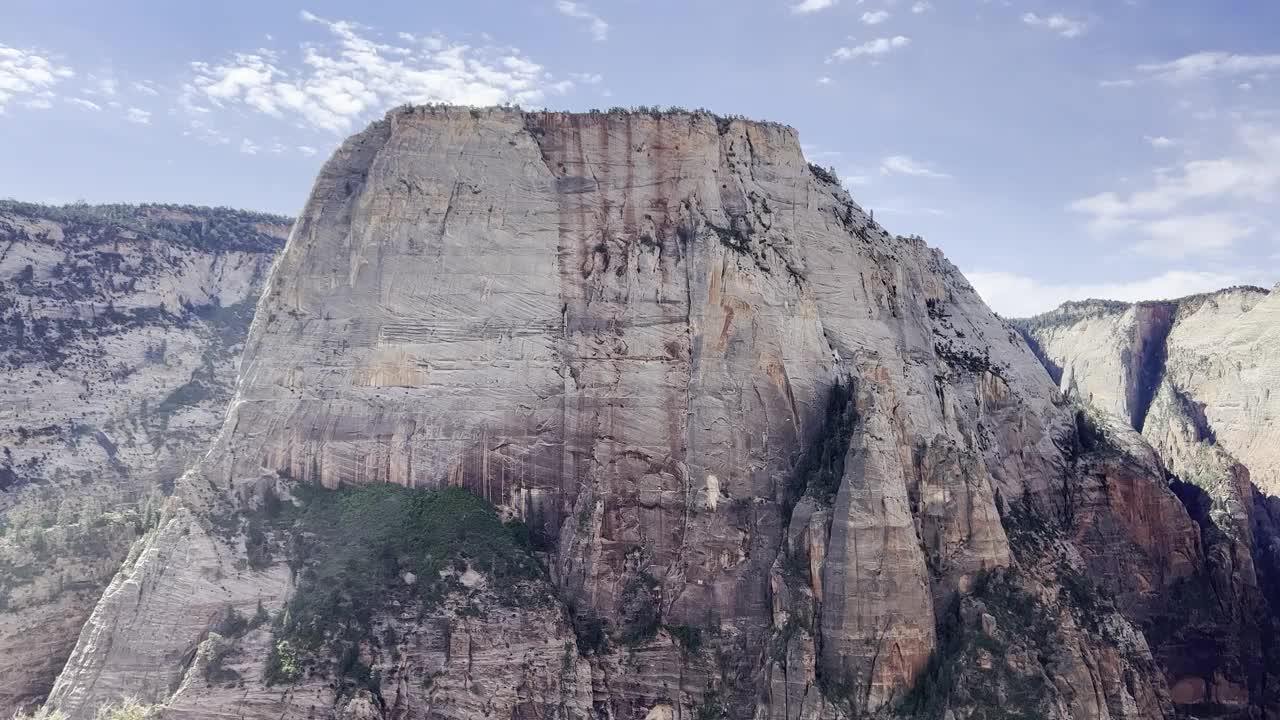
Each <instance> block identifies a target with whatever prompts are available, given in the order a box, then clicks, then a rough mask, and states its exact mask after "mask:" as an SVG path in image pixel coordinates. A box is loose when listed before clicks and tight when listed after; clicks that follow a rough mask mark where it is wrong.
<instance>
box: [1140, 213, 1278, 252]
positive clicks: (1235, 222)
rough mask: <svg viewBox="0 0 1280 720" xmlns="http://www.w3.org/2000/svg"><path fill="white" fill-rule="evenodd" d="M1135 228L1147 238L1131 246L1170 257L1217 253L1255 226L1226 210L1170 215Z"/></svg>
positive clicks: (1254, 229) (1250, 232) (1228, 247)
mask: <svg viewBox="0 0 1280 720" xmlns="http://www.w3.org/2000/svg"><path fill="white" fill-rule="evenodd" d="M1137 229H1138V230H1139V231H1140V232H1142V233H1143V234H1145V235H1146V236H1147V238H1146V239H1145V240H1142V241H1140V242H1138V243H1137V244H1136V245H1134V246H1133V249H1134V250H1136V251H1138V252H1140V253H1142V254H1144V255H1152V256H1156V257H1163V258H1174V259H1179V258H1184V257H1187V256H1190V255H1215V254H1220V253H1222V252H1225V251H1226V250H1229V249H1231V247H1233V246H1234V245H1235V244H1236V242H1237V241H1239V240H1242V239H1244V238H1246V237H1249V236H1250V235H1252V234H1253V233H1254V232H1255V231H1256V230H1257V228H1256V227H1255V226H1254V225H1253V224H1252V223H1250V222H1249V221H1248V220H1247V219H1245V218H1243V217H1240V216H1239V215H1236V214H1233V213H1226V212H1217V213H1205V214H1202V215H1174V216H1170V217H1165V218H1161V219H1159V220H1150V221H1147V222H1142V223H1139V224H1138V225H1137Z"/></svg>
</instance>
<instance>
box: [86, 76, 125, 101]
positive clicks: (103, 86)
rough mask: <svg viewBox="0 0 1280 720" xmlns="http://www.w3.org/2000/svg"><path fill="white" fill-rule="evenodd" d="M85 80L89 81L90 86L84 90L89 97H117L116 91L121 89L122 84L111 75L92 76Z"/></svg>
mask: <svg viewBox="0 0 1280 720" xmlns="http://www.w3.org/2000/svg"><path fill="white" fill-rule="evenodd" d="M85 79H86V80H88V81H89V83H90V86H89V87H87V88H84V90H83V92H84V93H86V94H88V95H102V96H104V97H115V94H116V91H117V90H119V89H120V83H119V82H117V81H116V79H115V78H114V77H113V76H111V75H106V76H98V75H90V76H89V77H87V78H85Z"/></svg>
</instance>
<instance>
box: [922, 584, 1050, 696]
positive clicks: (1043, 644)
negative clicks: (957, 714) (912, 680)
mask: <svg viewBox="0 0 1280 720" xmlns="http://www.w3.org/2000/svg"><path fill="white" fill-rule="evenodd" d="M961 602H965V603H973V604H974V605H975V606H977V607H978V608H980V610H981V611H982V612H985V613H988V614H990V615H991V616H992V618H993V619H994V620H995V627H996V629H995V631H994V632H993V633H991V634H988V633H986V632H984V630H983V629H982V628H981V627H980V626H977V625H976V624H975V623H974V622H973V621H972V620H970V621H966V620H965V618H964V617H963V616H962V612H961ZM937 633H938V644H937V648H936V649H935V650H934V653H933V655H932V656H931V657H930V659H929V665H928V667H927V668H926V669H925V672H924V673H923V674H921V675H920V677H919V678H917V680H916V684H915V686H914V687H913V688H912V689H911V691H910V692H909V693H908V694H907V695H906V697H905V698H903V700H902V702H901V704H900V705H899V707H898V712H899V713H900V714H902V715H904V716H906V717H912V718H921V719H925V718H942V717H945V716H946V715H947V709H948V708H949V707H962V708H974V710H975V713H974V714H973V715H972V716H971V717H973V718H975V719H977V720H1038V719H1039V718H1042V717H1045V715H1046V713H1045V712H1044V710H1045V708H1044V707H1043V705H1044V703H1045V702H1046V701H1048V700H1049V699H1050V697H1051V695H1052V688H1051V685H1050V683H1049V678H1048V675H1047V674H1046V672H1045V670H1044V668H1043V667H1042V663H1043V662H1044V656H1045V653H1046V652H1047V651H1048V649H1049V648H1052V647H1053V646H1054V645H1055V644H1056V643H1058V642H1059V638H1058V636H1057V632H1056V622H1055V617H1054V613H1053V610H1052V608H1049V607H1046V606H1045V605H1044V604H1043V603H1042V602H1041V601H1040V599H1039V598H1037V597H1036V596H1035V595H1033V594H1032V593H1030V592H1028V591H1027V590H1026V589H1024V588H1023V587H1021V584H1020V583H1019V582H1018V574H1017V571H1012V570H1005V571H997V572H994V573H991V574H989V575H986V576H984V577H983V578H982V580H980V581H979V583H978V585H977V587H976V588H975V589H974V592H973V595H972V596H971V597H970V598H967V599H965V600H964V601H961V600H958V599H957V600H956V601H955V602H954V603H953V605H952V607H951V608H950V610H949V611H948V612H946V613H945V614H944V615H943V616H942V619H941V621H940V622H939V623H938V628H937ZM1015 654H1016V655H1019V656H1022V657H1023V658H1027V659H1034V660H1033V661H1031V662H1028V663H1027V665H1029V666H1027V667H1021V666H1019V665H1018V664H1017V663H1015V662H1014V661H1012V658H1010V657H1009V656H1010V655H1015ZM980 656H986V658H987V663H989V666H988V667H987V668H986V669H983V664H982V663H980V662H979V658H980Z"/></svg>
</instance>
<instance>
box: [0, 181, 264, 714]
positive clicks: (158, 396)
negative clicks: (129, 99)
mask: <svg viewBox="0 0 1280 720" xmlns="http://www.w3.org/2000/svg"><path fill="white" fill-rule="evenodd" d="M288 228H289V225H288V222H287V221H285V220H283V219H281V218H275V217H270V216H263V215H255V214H251V213H237V212H233V211H227V210H211V209H206V208H180V207H163V206H144V207H125V206H116V207H89V206H67V207H46V206H38V205H28V204H22V203H14V202H6V203H0V367H3V372H4V377H5V381H4V382H3V383H0V448H3V450H2V452H3V457H0V526H2V527H3V529H4V531H3V536H2V537H0V609H2V612H0V716H5V717H8V716H9V715H12V713H13V711H14V710H15V709H16V708H17V707H18V706H20V705H23V704H26V703H31V702H38V701H40V700H42V699H43V698H44V695H45V694H46V693H47V692H48V691H49V689H50V687H51V686H52V684H53V680H54V678H55V677H56V676H57V673H58V671H59V670H61V668H62V664H63V663H64V662H65V661H66V659H67V656H68V655H69V654H70V653H71V650H72V647H73V646H74V644H75V641H76V637H77V636H78V635H79V632H80V627H81V625H82V624H83V623H84V621H85V619H87V618H88V616H89V612H90V611H91V610H92V608H93V605H94V603H96V602H97V600H98V597H99V595H100V594H101V592H102V590H103V589H104V588H105V587H106V585H107V582H108V581H109V580H110V579H111V577H112V575H114V574H115V572H116V570H118V569H119V567H120V564H121V563H122V562H123V561H124V559H125V556H126V553H127V551H128V549H129V546H130V544H131V543H132V542H133V541H134V539H135V538H136V537H137V534H138V533H139V532H141V530H142V529H143V528H144V527H145V526H146V525H147V524H148V522H149V520H148V514H150V517H151V518H152V519H154V518H155V517H157V516H158V514H159V509H160V502H159V498H160V497H162V496H163V495H166V494H167V493H168V491H169V489H170V488H172V486H173V481H174V478H176V477H177V475H179V474H180V473H181V472H182V470H183V469H184V468H185V467H186V466H187V465H188V464H190V463H191V462H192V461H193V460H194V459H195V456H196V453H197V452H199V451H200V450H203V449H205V448H206V447H207V443H208V438H209V436H210V435H211V434H212V433H213V431H214V430H215V429H216V428H217V426H218V424H219V423H220V422H221V420H222V413H223V408H224V406H225V403H226V400H227V398H228V397H229V396H230V393H231V387H232V384H233V382H234V378H235V359H236V357H237V351H238V348H239V345H240V344H241V343H242V342H243V339H244V336H245V334H246V333H247V331H248V324H249V321H250V319H251V318H252V308H253V303H254V301H255V300H256V298H257V295H258V292H259V290H260V289H261V286H262V284H263V282H264V281H265V279H266V274H267V269H268V268H269V266H270V264H271V261H272V259H273V258H274V256H275V254H276V251H277V250H278V249H279V248H280V247H281V246H282V245H283V240H284V238H285V237H286V234H287V232H288Z"/></svg>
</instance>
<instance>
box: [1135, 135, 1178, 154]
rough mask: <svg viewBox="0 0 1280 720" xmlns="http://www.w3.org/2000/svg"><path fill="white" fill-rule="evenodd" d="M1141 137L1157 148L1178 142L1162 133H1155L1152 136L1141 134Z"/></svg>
mask: <svg viewBox="0 0 1280 720" xmlns="http://www.w3.org/2000/svg"><path fill="white" fill-rule="evenodd" d="M1142 139H1143V140H1146V141H1147V144H1148V145H1150V146H1151V147H1153V148H1156V149H1158V150H1164V149H1166V148H1171V147H1173V146H1174V145H1177V144H1178V141H1177V140H1174V139H1173V138H1167V137H1165V136H1164V135H1156V136H1154V137H1153V136H1151V135H1146V136H1143V138H1142Z"/></svg>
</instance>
